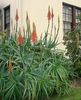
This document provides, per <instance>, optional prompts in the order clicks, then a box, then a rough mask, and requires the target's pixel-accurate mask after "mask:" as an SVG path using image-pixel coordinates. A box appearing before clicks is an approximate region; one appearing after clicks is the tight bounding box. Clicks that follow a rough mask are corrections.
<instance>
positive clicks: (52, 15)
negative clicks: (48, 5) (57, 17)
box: [51, 8, 54, 19]
mask: <svg viewBox="0 0 81 100" xmlns="http://www.w3.org/2000/svg"><path fill="white" fill-rule="evenodd" d="M51 17H52V19H53V18H54V13H53V8H52V14H51Z"/></svg>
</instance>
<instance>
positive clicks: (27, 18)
mask: <svg viewBox="0 0 81 100" xmlns="http://www.w3.org/2000/svg"><path fill="white" fill-rule="evenodd" d="M28 20H29V17H28V12H26V22H27V21H28Z"/></svg>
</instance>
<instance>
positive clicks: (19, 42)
mask: <svg viewBox="0 0 81 100" xmlns="http://www.w3.org/2000/svg"><path fill="white" fill-rule="evenodd" d="M22 44H23V37H22V35H21V29H20V28H19V34H18V45H19V46H21V45H22Z"/></svg>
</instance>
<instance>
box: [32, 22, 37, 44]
mask: <svg viewBox="0 0 81 100" xmlns="http://www.w3.org/2000/svg"><path fill="white" fill-rule="evenodd" d="M36 41H37V33H36V26H35V23H33V32H32V34H31V42H32V43H34V44H35V43H36Z"/></svg>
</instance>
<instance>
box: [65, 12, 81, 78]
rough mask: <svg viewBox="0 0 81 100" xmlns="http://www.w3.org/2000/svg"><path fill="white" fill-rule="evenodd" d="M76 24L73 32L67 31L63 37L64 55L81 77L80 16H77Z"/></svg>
mask: <svg viewBox="0 0 81 100" xmlns="http://www.w3.org/2000/svg"><path fill="white" fill-rule="evenodd" d="M77 18H78V20H79V22H78V24H77V26H76V27H75V29H74V30H73V31H69V32H67V33H66V35H65V36H64V44H65V46H66V50H67V52H66V55H67V56H68V57H69V59H70V60H71V61H72V63H73V64H72V65H73V67H74V68H75V72H76V73H77V74H78V75H79V76H81V41H80V39H81V14H80V15H78V17H77Z"/></svg>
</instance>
